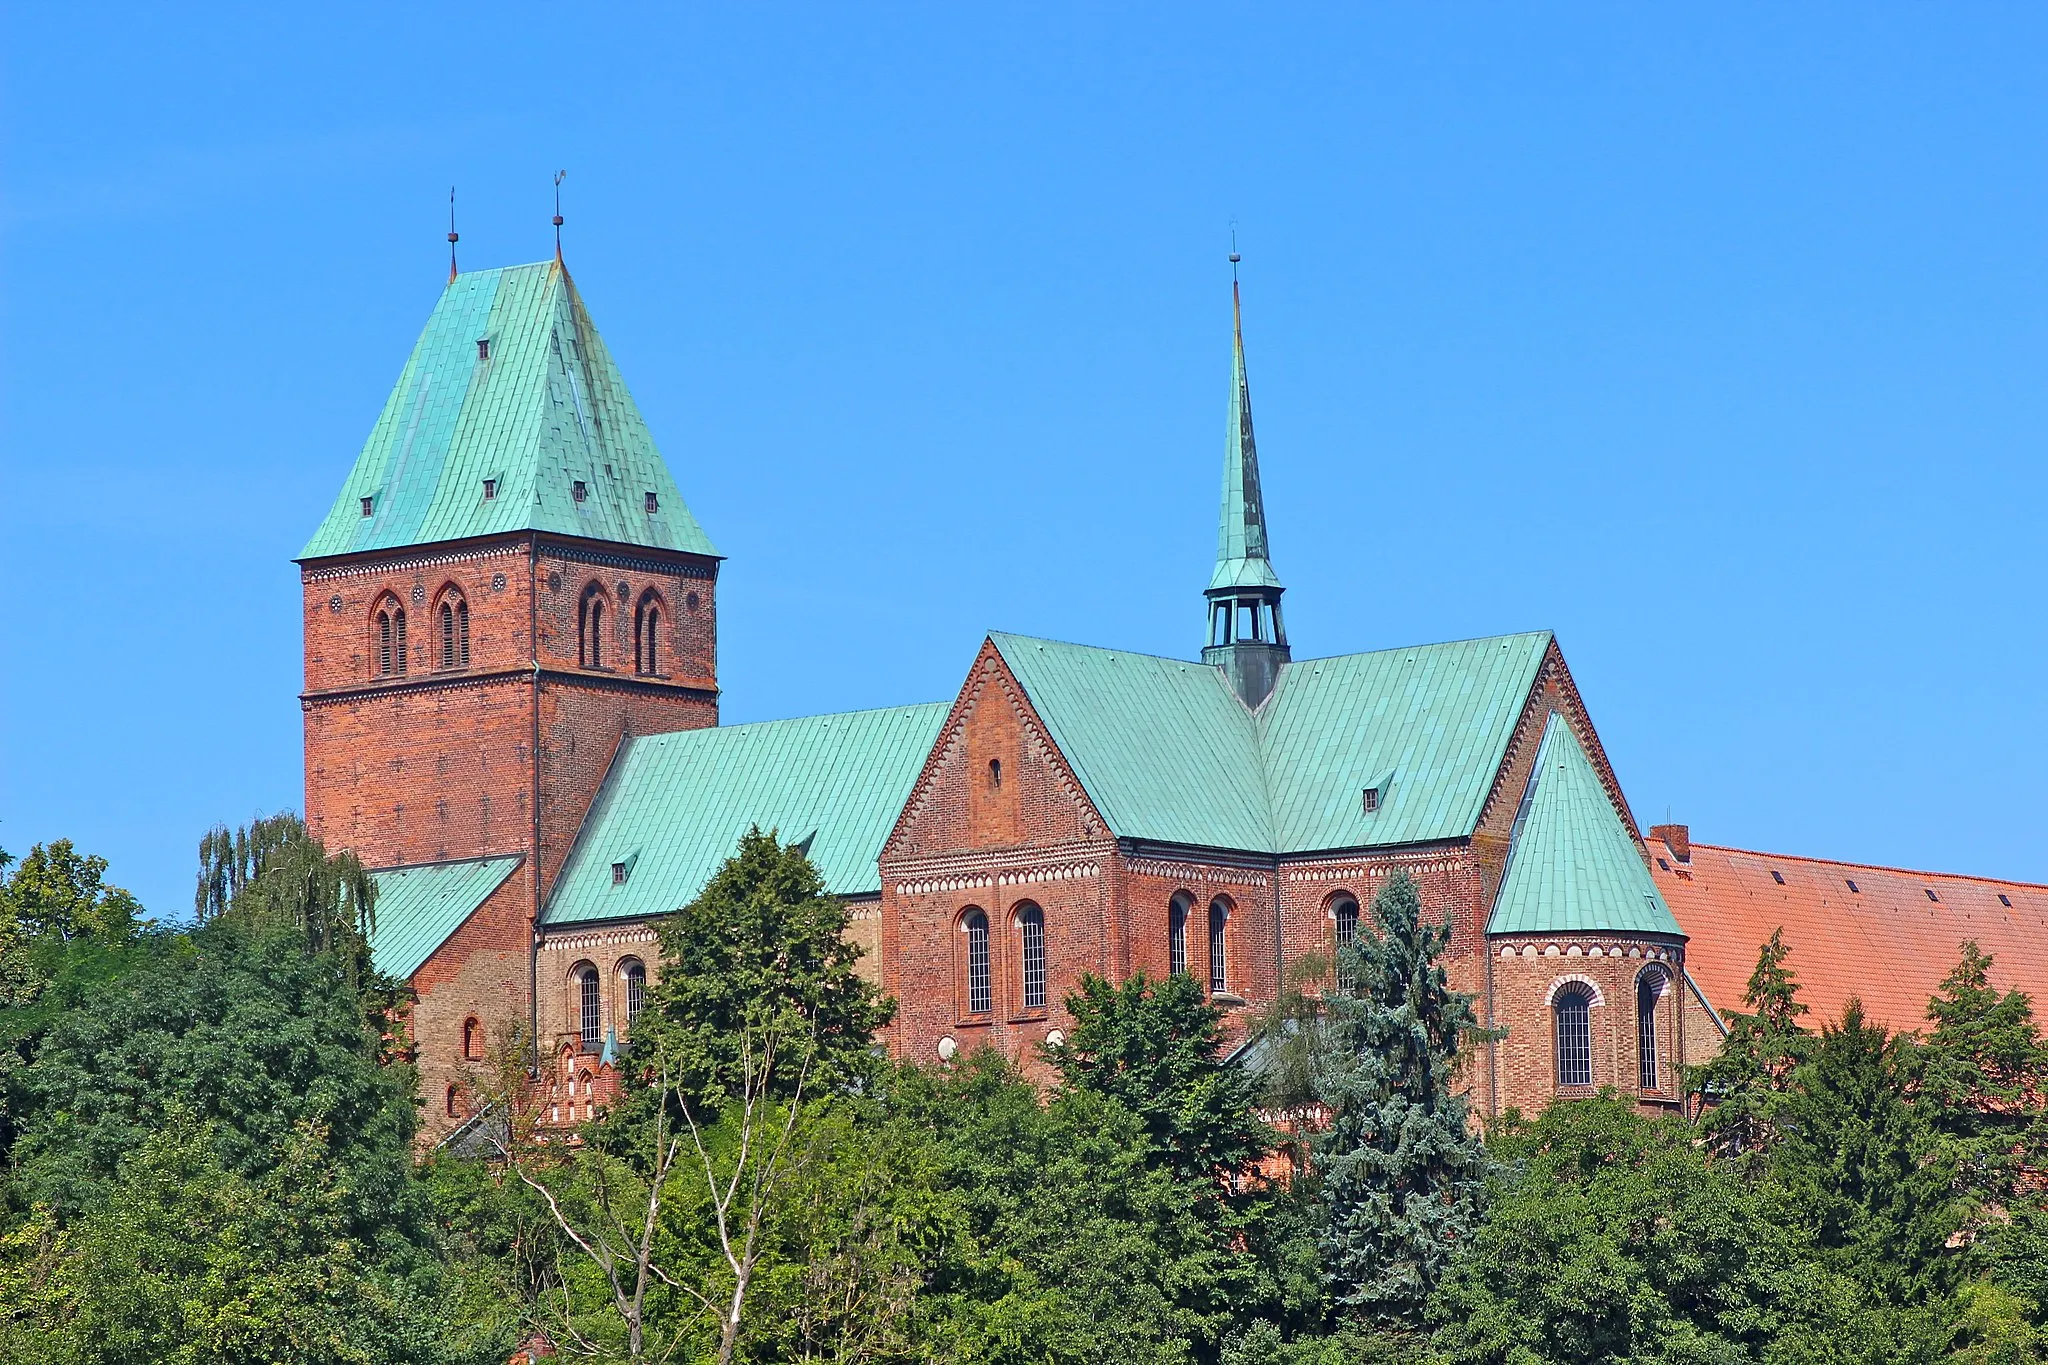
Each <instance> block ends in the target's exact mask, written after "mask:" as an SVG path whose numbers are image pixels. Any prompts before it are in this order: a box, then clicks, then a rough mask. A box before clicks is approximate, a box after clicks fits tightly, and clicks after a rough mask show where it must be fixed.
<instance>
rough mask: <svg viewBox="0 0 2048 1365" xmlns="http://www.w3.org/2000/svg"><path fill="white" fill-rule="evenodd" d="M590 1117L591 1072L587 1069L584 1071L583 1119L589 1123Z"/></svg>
mask: <svg viewBox="0 0 2048 1365" xmlns="http://www.w3.org/2000/svg"><path fill="white" fill-rule="evenodd" d="M590 1119H591V1113H590V1073H589V1072H588V1071H586V1072H584V1073H583V1121H584V1122H585V1123H588V1122H590Z"/></svg>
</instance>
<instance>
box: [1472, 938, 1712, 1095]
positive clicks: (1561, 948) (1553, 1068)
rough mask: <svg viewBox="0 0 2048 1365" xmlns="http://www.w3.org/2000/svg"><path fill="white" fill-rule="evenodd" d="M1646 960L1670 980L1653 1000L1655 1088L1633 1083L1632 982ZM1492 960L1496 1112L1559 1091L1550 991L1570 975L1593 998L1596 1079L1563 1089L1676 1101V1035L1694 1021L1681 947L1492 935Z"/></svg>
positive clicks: (1680, 1045) (1665, 942) (1662, 942)
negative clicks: (1497, 1037) (1611, 1090)
mask: <svg viewBox="0 0 2048 1365" xmlns="http://www.w3.org/2000/svg"><path fill="white" fill-rule="evenodd" d="M1652 965H1657V966H1661V967H1662V968H1664V969H1665V970H1666V971H1667V972H1668V973H1669V976H1670V982H1669V985H1668V987H1667V989H1666V990H1665V991H1664V993H1663V995H1662V996H1661V997H1660V999H1659V1001H1658V1005H1657V1048H1658V1061H1659V1066H1658V1080H1659V1086H1658V1088H1657V1089H1655V1090H1651V1091H1645V1090H1643V1089H1642V1088H1641V1087H1640V1086H1639V1085H1638V1084H1637V1081H1638V1074H1637V1062H1638V1049H1637V1043H1636V1037H1637V1034H1636V982H1637V979H1638V978H1639V977H1640V976H1641V974H1642V973H1643V971H1644V970H1645V969H1646V968H1648V967H1650V966H1652ZM1492 967H1493V988H1494V1002H1495V1010H1496V1018H1497V1019H1498V1022H1499V1026H1500V1027H1501V1028H1503V1029H1505V1030H1506V1034H1507V1036H1506V1037H1505V1038H1503V1039H1502V1040H1501V1041H1500V1042H1499V1043H1497V1044H1496V1045H1495V1047H1494V1055H1493V1057H1492V1059H1491V1061H1490V1067H1489V1069H1490V1073H1491V1075H1490V1078H1497V1080H1498V1085H1499V1097H1498V1110H1496V1111H1494V1112H1505V1111H1506V1110H1507V1109H1509V1108H1519V1109H1521V1110H1522V1111H1523V1112H1524V1113H1534V1112H1536V1111H1537V1110H1540V1109H1542V1108H1543V1106H1544V1105H1546V1104H1548V1103H1549V1102H1550V1100H1551V1099H1552V1098H1553V1097H1555V1096H1557V1095H1558V1094H1559V1093H1560V1092H1559V1090H1558V1086H1557V1061H1556V1046H1557V1044H1556V1030H1555V1025H1554V1022H1553V1014H1552V998H1553V994H1554V992H1555V991H1556V989H1557V987H1558V986H1559V985H1560V984H1562V983H1563V982H1564V981H1566V980H1568V979H1569V980H1575V981H1581V982H1585V983H1588V984H1590V985H1591V986H1592V987H1593V988H1594V990H1595V991H1596V992H1597V998H1596V1000H1595V1002H1594V1004H1593V1007H1592V1009H1591V1011H1590V1015H1591V1022H1592V1039H1593V1084H1592V1085H1591V1086H1590V1087H1587V1088H1585V1089H1584V1090H1583V1091H1580V1090H1573V1091H1566V1092H1563V1093H1564V1094H1566V1095H1571V1094H1593V1093H1595V1092H1596V1091H1598V1090H1599V1089H1600V1088H1601V1087H1602V1086H1613V1087H1615V1088H1616V1089H1618V1090H1620V1091H1621V1092H1622V1093H1623V1094H1626V1095H1634V1096H1637V1097H1638V1098H1639V1099H1640V1100H1642V1101H1643V1102H1644V1103H1647V1104H1652V1105H1657V1106H1663V1105H1675V1104H1677V1103H1678V1102H1679V1100H1680V1098H1681V1092H1682V1087H1683V1076H1682V1073H1681V1070H1680V1062H1681V1059H1682V1058H1683V1057H1684V1055H1685V1044H1684V1040H1683V1039H1682V1038H1681V1034H1682V1033H1683V1032H1685V1031H1687V1030H1690V1029H1693V1028H1696V1027H1697V1026H1698V1022H1699V1021H1698V1019H1697V1017H1696V1016H1694V1017H1691V1018H1688V1017H1686V1016H1685V1015H1684V1014H1683V1012H1682V1002H1683V990H1684V980H1683V972H1684V967H1685V949H1684V945H1683V944H1681V943H1680V942H1678V941H1677V940H1675V939H1641V938H1629V937H1626V936H1622V935H1616V934H1576V935H1515V936H1505V935H1503V936H1500V937H1497V938H1496V939H1495V941H1494V944H1493V958H1492ZM1489 1108H1490V1106H1489Z"/></svg>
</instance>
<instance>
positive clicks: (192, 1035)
mask: <svg viewBox="0 0 2048 1365" xmlns="http://www.w3.org/2000/svg"><path fill="white" fill-rule="evenodd" d="M24 1089H25V1092H26V1096H27V1104H28V1109H27V1114H26V1118H25V1123H24V1130H23V1133H22V1136H21V1139H20V1142H19V1143H18V1144H17V1160H18V1161H19V1163H20V1176H19V1178H20V1180H21V1183H22V1185H23V1187H24V1189H25V1191H26V1192H27V1193H28V1194H29V1195H30V1197H31V1198H33V1199H35V1200H38V1201H41V1202H44V1203H48V1204H49V1205H51V1206H52V1207H53V1208H54V1209H55V1210H56V1211H57V1212H58V1214H59V1216H60V1217H63V1218H69V1217H71V1216H72V1215H74V1214H77V1213H79V1212H82V1211H84V1210H87V1209H90V1208H92V1207H95V1206H97V1205H98V1204H100V1203H101V1202H102V1201H103V1200H104V1198H105V1196H106V1190H107V1188H108V1186H110V1185H111V1183H112V1182H113V1181H114V1180H115V1179H116V1178H117V1176H118V1175H119V1173H120V1169H121V1165H122V1163H123V1162H124V1161H125V1160H126V1159H127V1158H128V1157H130V1156H131V1155H132V1154H133V1153H135V1152H136V1151H138V1150H140V1149H141V1147H142V1146H143V1144H144V1143H145V1142H146V1141H147V1140H148V1138H149V1136H150V1135H151V1134H152V1133H154V1132H157V1131H159V1130H160V1129H162V1128H164V1127H165V1126H166V1125H167V1124H168V1123H169V1122H170V1119H171V1116H172V1114H173V1113H174V1112H184V1113H189V1114H190V1115H191V1116H192V1118H193V1119H194V1121H196V1122H198V1123H201V1124H202V1125H205V1128H206V1131H207V1133H208V1135H209V1140H210V1141H211V1142H212V1144H213V1146H214V1149H215V1151H216V1153H217V1155H218V1157H219V1158H220V1161H221V1163H222V1165H223V1166H224V1167H225V1168H226V1169H227V1170H229V1171H230V1172H232V1173H234V1174H236V1175H238V1176H242V1177H247V1178H251V1179H255V1178H259V1177H260V1176H261V1175H262V1174H263V1172H265V1171H266V1170H268V1169H269V1168H270V1167H271V1166H272V1165H274V1164H275V1163H276V1161H277V1160H278V1153H279V1152H280V1151H281V1150H282V1149H283V1146H284V1144H285V1143H286V1142H287V1141H288V1140H289V1139H290V1138H291V1136H292V1135H293V1134H294V1133H297V1132H300V1131H305V1132H313V1133H317V1134H318V1135H319V1142H320V1144H321V1147H322V1149H323V1150H324V1152H325V1153H326V1158H327V1159H328V1160H330V1161H332V1162H334V1163H335V1164H336V1166H337V1167H338V1168H339V1169H340V1170H341V1171H342V1172H344V1179H343V1181H342V1184H343V1186H344V1187H345V1189H346V1191H347V1198H346V1206H347V1208H348V1210H349V1219H350V1222H349V1226H350V1228H351V1230H352V1233H353V1235H356V1236H358V1237H361V1238H362V1239H363V1240H364V1241H365V1242H367V1243H369V1244H372V1245H376V1246H379V1247H384V1248H386V1249H388V1250H389V1251H391V1252H392V1254H394V1255H400V1256H416V1255H419V1254H424V1253H423V1252H422V1251H421V1248H423V1247H424V1246H425V1245H426V1243H427V1237H426V1232H425V1221H424V1216H423V1215H424V1205H423V1204H422V1202H421V1201H420V1198H419V1195H418V1191H417V1190H416V1189H415V1188H414V1186H413V1182H412V1180H411V1169H410V1160H409V1157H410V1151H411V1139H412V1135H413V1132H414V1128H415V1114H414V1104H413V1098H412V1076H411V1073H410V1071H409V1070H407V1069H406V1068H403V1067H390V1066H380V1065H379V1064H378V1059H377V1039H376V1036H375V1034H374V1033H373V1031H372V1030H371V1029H370V1028H369V1027H368V1025H367V1024H366V1023H365V1021H364V1019H363V1016H362V1012H361V1008H360V1005H359V1003H358V1000H357V997H356V994H355V992H354V989H353V988H352V987H351V985H350V984H349V981H348V979H347V975H346V971H345V968H344V966H343V964H342V963H340V962H338V961H337V960H335V958H334V957H333V956H332V955H330V954H324V953H322V954H308V953H307V952H306V951H305V948H304V944H303V941H302V940H301V939H299V937H298V936H297V935H296V934H293V933H289V932H276V931H269V932H266V931H262V930H258V929H252V928H247V927H244V926H242V925H240V924H236V923H232V922H223V923H216V924H211V925H206V926H204V927H202V928H200V929H199V930H197V931H195V932H194V933H193V934H192V935H191V937H190V939H189V940H187V941H182V942H179V943H177V944H175V945H173V946H171V947H169V948H168V949H167V950H166V951H164V952H162V953H161V954H159V955H158V956H157V957H155V958H153V959H152V960H149V961H147V962H145V963H144V964H143V965H141V966H139V967H137V968H135V969H134V970H133V971H131V972H129V973H128V974H127V975H125V976H123V977H121V978H119V979H118V980H116V981H113V982H111V983H108V984H106V985H105V986H103V987H101V988H100V989H98V990H96V991H94V992H93V993H92V994H90V995H89V996H88V997H86V999H85V1000H84V1001H83V1002H81V1003H80V1004H79V1005H78V1006H77V1007H76V1008H75V1009H72V1010H70V1011H68V1012H66V1013H65V1014H64V1015H63V1016H62V1017H61V1018H60V1019H59V1020H58V1021H57V1022H56V1024H55V1025H54V1026H53V1027H52V1028H51V1030H50V1032H49V1035H48V1037H47V1038H46V1039H45V1041H44V1042H43V1045H42V1048H41V1050H40V1052H39V1054H38V1056H37V1059H36V1062H35V1065H34V1066H33V1067H32V1068H30V1069H29V1071H28V1073H27V1075H26V1077H25V1081H24Z"/></svg>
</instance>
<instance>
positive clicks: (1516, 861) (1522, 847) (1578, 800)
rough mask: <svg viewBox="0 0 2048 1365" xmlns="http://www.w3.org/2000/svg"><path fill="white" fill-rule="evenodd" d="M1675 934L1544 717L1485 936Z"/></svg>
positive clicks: (1567, 744) (1597, 795)
mask: <svg viewBox="0 0 2048 1365" xmlns="http://www.w3.org/2000/svg"><path fill="white" fill-rule="evenodd" d="M1600 929H1605V930H1613V931H1617V932H1622V933H1646V934H1671V935H1674V936H1675V935H1678V934H1680V933H1681V932H1682V931H1681V930H1680V929H1679V927H1678V921H1677V920H1676V919H1674V918H1672V915H1671V909H1670V907H1669V906H1667V905H1665V904H1664V898H1663V896H1661V895H1659V894H1658V892H1657V887H1656V884H1655V883H1654V882H1652V881H1651V880H1650V869H1649V867H1648V866H1647V865H1646V864H1645V863H1644V862H1643V855H1642V851H1641V850H1640V849H1639V848H1637V846H1636V841H1635V838H1634V837H1633V836H1632V835H1631V834H1630V833H1629V830H1628V826H1627V825H1626V824H1624V823H1623V822H1622V818H1621V813H1620V812H1619V811H1617V810H1616V809H1615V808H1614V802H1613V800H1612V799H1611V798H1610V797H1609V796H1608V794H1607V788H1606V786H1605V785H1604V784H1603V783H1602V782H1601V781H1600V775H1599V774H1598V773H1596V772H1594V771H1593V765H1592V763H1591V762H1590V761H1588V760H1587V758H1586V751H1585V750H1584V749H1582V748H1580V747H1579V741H1578V738H1577V736H1575V735H1573V734H1572V728H1571V726H1570V725H1568V724H1566V723H1565V721H1564V720H1563V718H1562V717H1560V716H1557V715H1555V714H1553V715H1552V716H1551V718H1550V724H1549V725H1548V726H1547V727H1545V729H1544V731H1543V747H1542V748H1541V749H1539V750H1538V751H1537V754H1536V766H1535V768H1534V769H1533V770H1532V771H1531V773H1530V777H1529V790H1528V792H1527V793H1526V794H1525V795H1524V796H1523V798H1522V808H1521V809H1520V811H1518V812H1517V813H1516V816H1515V834H1514V841H1513V843H1512V844H1511V845H1510V846H1509V849H1508V868H1507V875H1506V876H1505V877H1503V878H1502V879H1501V886H1500V895H1499V896H1498V897H1496V898H1495V900H1494V902H1493V915H1492V918H1491V919H1489V920H1488V921H1487V925H1486V932H1488V933H1489V934H1541V933H1556V932H1570V931H1573V930H1581V931H1583V930H1600Z"/></svg>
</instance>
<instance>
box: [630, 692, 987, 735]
mask: <svg viewBox="0 0 2048 1365" xmlns="http://www.w3.org/2000/svg"><path fill="white" fill-rule="evenodd" d="M950 705H952V703H951V702H943V701H913V702H904V703H902V704H901V705H898V706H862V707H858V708H856V709H854V710H851V711H818V712H814V713H812V714H810V715H806V716H776V717H774V718H773V719H770V720H743V721H738V722H736V723H734V724H732V725H699V726H695V727H693V728H691V729H687V730H652V731H649V732H648V733H646V734H644V735H634V736H632V738H634V739H668V738H671V737H674V736H679V735H706V734H727V733H730V732H731V731H734V730H759V729H763V728H765V727H767V726H770V725H795V724H797V723H798V722H800V721H806V720H837V719H838V718H839V717H841V716H877V715H881V714H882V713H884V712H888V711H916V710H919V709H921V708H923V707H927V706H950Z"/></svg>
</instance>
